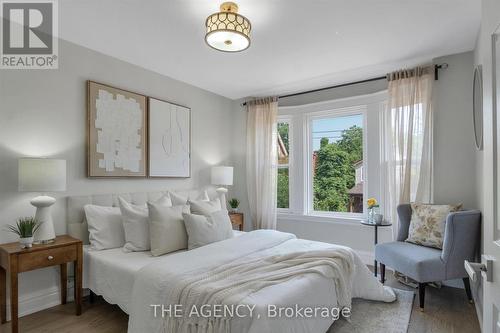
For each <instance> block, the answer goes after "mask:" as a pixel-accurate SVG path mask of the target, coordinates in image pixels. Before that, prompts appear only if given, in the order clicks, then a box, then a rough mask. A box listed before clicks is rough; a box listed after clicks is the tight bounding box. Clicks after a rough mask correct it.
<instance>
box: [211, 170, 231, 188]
mask: <svg viewBox="0 0 500 333" xmlns="http://www.w3.org/2000/svg"><path fill="white" fill-rule="evenodd" d="M210 178H211V179H212V185H219V186H227V185H233V167H230V166H214V167H212V170H211V177H210ZM216 191H217V192H219V193H227V188H225V187H219V188H217V189H216Z"/></svg>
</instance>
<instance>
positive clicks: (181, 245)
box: [148, 202, 189, 256]
mask: <svg viewBox="0 0 500 333" xmlns="http://www.w3.org/2000/svg"><path fill="white" fill-rule="evenodd" d="M148 208H149V232H150V236H151V254H152V255H153V256H160V255H162V254H166V253H170V252H174V251H178V250H183V249H185V248H187V244H188V242H187V240H188V239H187V233H186V227H185V226H184V219H183V217H182V213H189V206H188V205H182V206H172V207H166V206H163V205H158V204H156V203H153V202H148Z"/></svg>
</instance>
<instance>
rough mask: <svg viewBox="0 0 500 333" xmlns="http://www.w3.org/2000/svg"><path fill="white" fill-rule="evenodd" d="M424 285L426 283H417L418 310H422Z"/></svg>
mask: <svg viewBox="0 0 500 333" xmlns="http://www.w3.org/2000/svg"><path fill="white" fill-rule="evenodd" d="M425 285H426V283H419V284H418V300H419V302H420V311H424V303H425Z"/></svg>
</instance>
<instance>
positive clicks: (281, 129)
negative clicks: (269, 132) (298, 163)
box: [278, 123, 290, 151]
mask: <svg viewBox="0 0 500 333" xmlns="http://www.w3.org/2000/svg"><path fill="white" fill-rule="evenodd" d="M288 130H289V128H288V124H287V123H278V133H279V134H280V136H281V140H283V144H284V145H285V148H286V150H287V151H289V149H290V146H289V145H288Z"/></svg>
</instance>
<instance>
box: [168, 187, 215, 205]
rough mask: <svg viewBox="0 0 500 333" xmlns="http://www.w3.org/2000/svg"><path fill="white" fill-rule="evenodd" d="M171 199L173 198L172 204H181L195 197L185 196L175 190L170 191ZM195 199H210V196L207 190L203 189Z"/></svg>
mask: <svg viewBox="0 0 500 333" xmlns="http://www.w3.org/2000/svg"><path fill="white" fill-rule="evenodd" d="M168 194H169V196H170V199H172V206H181V205H186V204H187V202H188V201H189V200H191V199H193V198H189V197H188V196H183V195H181V194H179V193H175V192H168ZM193 200H197V201H210V198H209V197H208V193H207V191H206V190H205V191H202V192H201V193H200V195H199V196H198V197H197V198H196V199H193Z"/></svg>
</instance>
